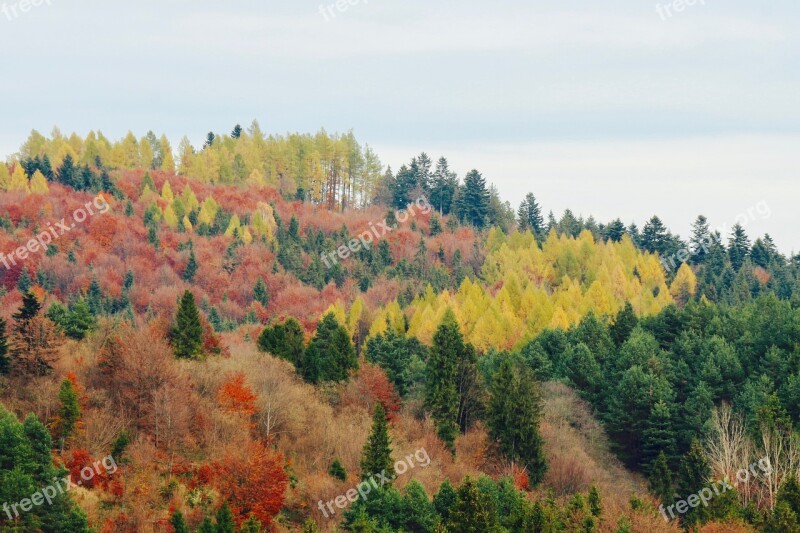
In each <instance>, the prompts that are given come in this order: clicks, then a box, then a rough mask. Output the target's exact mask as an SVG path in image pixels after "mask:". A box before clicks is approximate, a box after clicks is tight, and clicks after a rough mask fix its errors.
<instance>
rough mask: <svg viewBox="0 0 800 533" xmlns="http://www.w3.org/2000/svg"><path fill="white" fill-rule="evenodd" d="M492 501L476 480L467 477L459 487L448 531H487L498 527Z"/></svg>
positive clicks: (474, 532)
mask: <svg viewBox="0 0 800 533" xmlns="http://www.w3.org/2000/svg"><path fill="white" fill-rule="evenodd" d="M497 525H498V524H497V514H496V513H495V509H494V508H493V506H492V502H491V500H490V499H489V497H487V495H486V494H483V493H482V492H481V491H480V490H479V489H478V485H477V483H475V481H474V480H472V479H470V478H469V477H467V478H466V479H465V480H464V482H463V483H462V484H461V486H460V487H459V488H458V492H457V499H456V502H455V505H454V506H453V509H452V513H451V515H450V519H449V521H448V523H447V530H448V531H458V532H459V533H486V532H489V531H495V529H496V528H497Z"/></svg>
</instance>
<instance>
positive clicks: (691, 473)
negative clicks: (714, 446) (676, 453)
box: [675, 439, 711, 524]
mask: <svg viewBox="0 0 800 533" xmlns="http://www.w3.org/2000/svg"><path fill="white" fill-rule="evenodd" d="M710 477H711V467H710V466H709V465H708V462H707V461H706V458H705V454H704V453H703V448H702V446H701V445H700V442H699V441H697V440H696V439H695V440H694V441H693V442H692V445H691V447H690V448H689V451H688V452H687V453H686V455H685V456H684V457H683V459H682V460H681V463H680V466H679V467H678V475H677V476H676V480H675V484H676V487H677V489H678V495H679V496H680V497H681V498H682V499H686V498H687V497H689V495H691V494H697V493H699V492H700V491H701V490H702V489H703V488H704V487H706V486H707V484H708V480H709V478H710ZM706 514H707V510H706V508H705V507H702V506H700V507H697V508H694V509H690V510H689V512H687V513H686V514H684V515H683V517H682V520H683V522H684V523H686V524H696V523H697V522H699V521H702V520H703V519H704V518H705V515H706Z"/></svg>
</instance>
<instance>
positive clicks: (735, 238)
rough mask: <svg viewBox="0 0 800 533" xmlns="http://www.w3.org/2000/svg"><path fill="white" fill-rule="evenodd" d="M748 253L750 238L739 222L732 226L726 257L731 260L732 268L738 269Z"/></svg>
mask: <svg viewBox="0 0 800 533" xmlns="http://www.w3.org/2000/svg"><path fill="white" fill-rule="evenodd" d="M749 255H750V240H749V239H748V238H747V234H746V233H745V232H744V228H743V227H742V225H741V224H736V225H735V226H733V231H732V232H731V237H730V239H729V240H728V257H729V258H730V260H731V265H732V266H733V269H734V270H736V271H738V270H739V269H740V268H742V264H744V261H745V259H747V258H748V256H749Z"/></svg>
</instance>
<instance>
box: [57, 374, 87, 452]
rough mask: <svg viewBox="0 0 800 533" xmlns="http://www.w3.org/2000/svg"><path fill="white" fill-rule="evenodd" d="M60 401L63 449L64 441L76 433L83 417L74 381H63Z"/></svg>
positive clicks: (60, 426)
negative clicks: (79, 421)
mask: <svg viewBox="0 0 800 533" xmlns="http://www.w3.org/2000/svg"><path fill="white" fill-rule="evenodd" d="M58 401H59V402H60V404H61V405H60V406H59V408H58V424H57V434H58V438H59V440H60V441H61V447H62V449H63V447H64V443H65V442H66V441H67V440H68V439H69V438H70V437H71V436H72V435H73V434H74V433H75V429H76V428H77V427H78V420H80V418H81V408H80V405H79V403H78V393H77V392H76V391H75V387H74V385H73V384H72V381H70V380H68V379H65V380H64V381H62V382H61V390H60V391H59V393H58Z"/></svg>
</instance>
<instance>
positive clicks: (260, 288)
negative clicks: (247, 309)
mask: <svg viewBox="0 0 800 533" xmlns="http://www.w3.org/2000/svg"><path fill="white" fill-rule="evenodd" d="M253 299H254V300H255V301H257V302H258V303H260V304H261V305H263V306H264V307H267V306H269V292H268V291H267V285H266V283H264V278H263V277H261V276H259V277H258V281H257V282H256V286H255V287H254V288H253Z"/></svg>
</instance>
